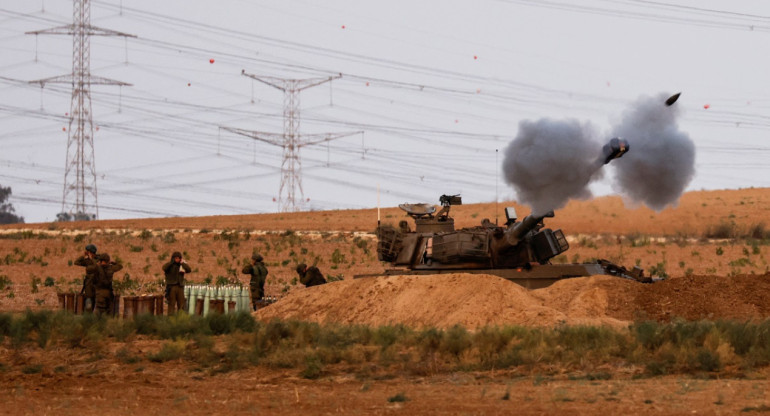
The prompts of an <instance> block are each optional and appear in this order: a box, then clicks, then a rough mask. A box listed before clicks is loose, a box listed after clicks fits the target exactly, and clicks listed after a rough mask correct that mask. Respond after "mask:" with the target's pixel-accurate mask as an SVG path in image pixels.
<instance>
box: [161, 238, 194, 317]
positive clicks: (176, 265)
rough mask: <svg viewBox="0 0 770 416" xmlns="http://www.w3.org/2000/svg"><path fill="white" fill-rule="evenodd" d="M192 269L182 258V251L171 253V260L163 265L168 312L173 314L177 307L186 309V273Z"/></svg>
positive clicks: (181, 309) (182, 309)
mask: <svg viewBox="0 0 770 416" xmlns="http://www.w3.org/2000/svg"><path fill="white" fill-rule="evenodd" d="M191 271H192V269H191V268H190V265H188V264H187V261H185V260H182V253H180V252H178V251H175V252H174V254H172V255H171V261H169V262H168V263H166V264H164V265H163V273H165V274H166V293H168V296H167V297H168V314H169V315H173V314H174V313H176V311H177V309H178V310H180V311H184V310H185V299H184V274H185V273H190V272H191Z"/></svg>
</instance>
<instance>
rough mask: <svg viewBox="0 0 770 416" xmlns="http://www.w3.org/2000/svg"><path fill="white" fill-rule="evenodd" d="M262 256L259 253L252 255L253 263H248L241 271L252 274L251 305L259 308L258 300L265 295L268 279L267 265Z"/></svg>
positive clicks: (250, 285)
mask: <svg viewBox="0 0 770 416" xmlns="http://www.w3.org/2000/svg"><path fill="white" fill-rule="evenodd" d="M262 260H263V259H262V256H261V255H259V253H254V254H252V255H251V264H247V265H246V266H245V267H244V268H243V270H242V271H241V272H242V273H243V274H249V275H251V280H250V281H249V288H250V289H251V307H252V309H253V310H255V311H256V310H257V301H259V300H261V299H262V298H263V297H264V296H265V280H267V266H265V263H263V262H262Z"/></svg>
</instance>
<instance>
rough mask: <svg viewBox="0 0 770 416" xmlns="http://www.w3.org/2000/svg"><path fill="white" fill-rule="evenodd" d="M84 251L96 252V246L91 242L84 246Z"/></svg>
mask: <svg viewBox="0 0 770 416" xmlns="http://www.w3.org/2000/svg"><path fill="white" fill-rule="evenodd" d="M86 251H88V252H90V253H94V254H96V246H95V245H93V244H89V245H87V246H86Z"/></svg>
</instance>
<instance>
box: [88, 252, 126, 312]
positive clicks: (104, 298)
mask: <svg viewBox="0 0 770 416" xmlns="http://www.w3.org/2000/svg"><path fill="white" fill-rule="evenodd" d="M98 258H99V263H98V264H92V265H90V266H88V267H87V268H86V270H87V271H89V270H90V271H91V272H92V273H93V275H94V288H95V289H96V314H97V315H98V316H101V315H102V314H104V313H108V312H110V311H112V310H113V309H114V308H113V305H112V301H113V299H114V296H113V293H112V276H113V275H114V274H115V272H117V271H119V270H121V269H122V268H123V265H122V264H119V263H115V262H114V261H110V255H109V254H107V253H102V254H100V255H99V257H98Z"/></svg>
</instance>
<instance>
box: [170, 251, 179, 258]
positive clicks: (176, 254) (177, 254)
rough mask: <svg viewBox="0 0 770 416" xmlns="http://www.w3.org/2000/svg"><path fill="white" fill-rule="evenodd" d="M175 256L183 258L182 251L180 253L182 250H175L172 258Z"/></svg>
mask: <svg viewBox="0 0 770 416" xmlns="http://www.w3.org/2000/svg"><path fill="white" fill-rule="evenodd" d="M174 257H179V258H180V259H181V258H182V253H180V252H178V251H175V252H174V253H173V254H172V255H171V258H172V259H173V258H174Z"/></svg>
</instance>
